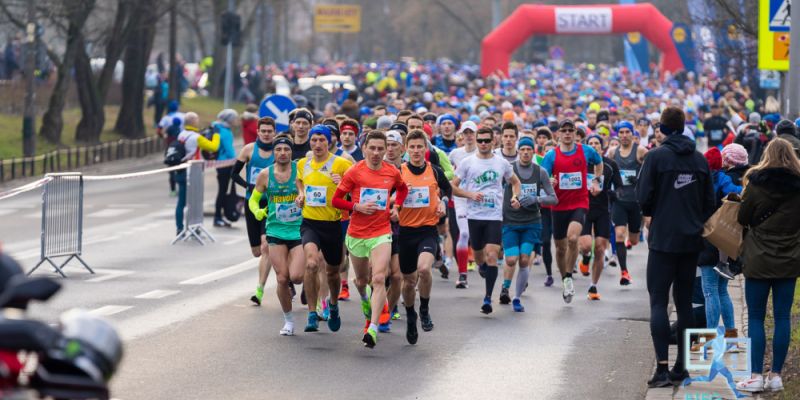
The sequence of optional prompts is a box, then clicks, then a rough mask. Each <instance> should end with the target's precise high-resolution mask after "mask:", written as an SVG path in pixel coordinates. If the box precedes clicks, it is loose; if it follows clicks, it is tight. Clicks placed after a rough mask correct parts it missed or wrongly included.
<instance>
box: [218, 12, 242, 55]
mask: <svg viewBox="0 0 800 400" xmlns="http://www.w3.org/2000/svg"><path fill="white" fill-rule="evenodd" d="M241 33H242V18H241V17H240V16H239V15H238V14H236V13H234V12H231V11H226V12H224V13H222V45H223V46H227V45H228V43H231V44H233V46H234V47H239V46H241V44H242V38H241V36H242V35H241Z"/></svg>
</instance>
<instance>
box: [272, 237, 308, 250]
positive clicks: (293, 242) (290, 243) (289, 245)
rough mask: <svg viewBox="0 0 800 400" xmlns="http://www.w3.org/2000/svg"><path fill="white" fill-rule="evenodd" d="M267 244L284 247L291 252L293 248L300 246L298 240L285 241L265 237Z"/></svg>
mask: <svg viewBox="0 0 800 400" xmlns="http://www.w3.org/2000/svg"><path fill="white" fill-rule="evenodd" d="M267 244H269V245H270V246H286V248H287V249H289V250H290V251H291V250H292V249H293V248H295V247H297V246H300V245H301V244H302V243H301V241H300V240H286V239H280V238H276V237H275V236H267Z"/></svg>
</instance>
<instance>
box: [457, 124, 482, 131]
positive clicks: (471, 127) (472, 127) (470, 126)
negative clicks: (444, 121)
mask: <svg viewBox="0 0 800 400" xmlns="http://www.w3.org/2000/svg"><path fill="white" fill-rule="evenodd" d="M467 129H469V130H471V131H472V132H475V133H477V132H478V126H477V125H475V123H474V122H472V121H466V122H464V123H462V124H461V129H459V130H458V133H463V132H464V131H465V130H467Z"/></svg>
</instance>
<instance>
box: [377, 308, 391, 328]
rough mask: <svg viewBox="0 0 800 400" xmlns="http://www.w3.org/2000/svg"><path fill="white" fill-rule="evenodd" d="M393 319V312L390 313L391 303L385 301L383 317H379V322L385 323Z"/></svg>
mask: <svg viewBox="0 0 800 400" xmlns="http://www.w3.org/2000/svg"><path fill="white" fill-rule="evenodd" d="M391 320H392V314H389V304H388V303H383V311H381V317H380V318H378V323H379V324H385V323H387V322H389V321H391Z"/></svg>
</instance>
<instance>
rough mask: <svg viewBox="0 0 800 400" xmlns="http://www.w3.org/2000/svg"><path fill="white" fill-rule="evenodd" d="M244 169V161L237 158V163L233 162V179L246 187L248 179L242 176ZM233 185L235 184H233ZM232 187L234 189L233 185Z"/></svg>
mask: <svg viewBox="0 0 800 400" xmlns="http://www.w3.org/2000/svg"><path fill="white" fill-rule="evenodd" d="M242 169H244V161H241V160H236V164H233V171H232V172H231V179H232V180H233V182H235V183H236V184H238V185H239V186H241V187H243V188H245V189H246V188H247V181H245V180H244V178H242V175H241V172H242ZM231 186H233V185H232V184H231ZM231 189H233V187H231Z"/></svg>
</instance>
